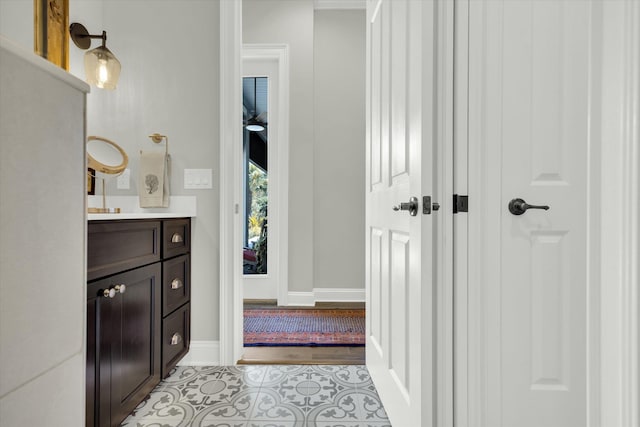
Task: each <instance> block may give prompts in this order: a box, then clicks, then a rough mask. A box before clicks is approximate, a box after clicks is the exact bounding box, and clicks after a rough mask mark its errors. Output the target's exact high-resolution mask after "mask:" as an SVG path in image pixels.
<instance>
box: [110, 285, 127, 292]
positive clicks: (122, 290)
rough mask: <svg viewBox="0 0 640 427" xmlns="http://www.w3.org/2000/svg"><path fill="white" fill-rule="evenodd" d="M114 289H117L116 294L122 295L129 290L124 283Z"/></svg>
mask: <svg viewBox="0 0 640 427" xmlns="http://www.w3.org/2000/svg"><path fill="white" fill-rule="evenodd" d="M113 289H115V291H116V292H120V293H121V294H124V291H126V290H127V285H125V284H124V283H121V284H119V285H116V286H115V287H114V288H113Z"/></svg>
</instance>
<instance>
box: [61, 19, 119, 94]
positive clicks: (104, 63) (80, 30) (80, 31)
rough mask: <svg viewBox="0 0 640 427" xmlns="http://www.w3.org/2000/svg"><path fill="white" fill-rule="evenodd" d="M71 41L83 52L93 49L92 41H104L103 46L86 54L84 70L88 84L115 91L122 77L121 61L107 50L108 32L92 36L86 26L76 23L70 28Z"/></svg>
mask: <svg viewBox="0 0 640 427" xmlns="http://www.w3.org/2000/svg"><path fill="white" fill-rule="evenodd" d="M69 34H70V36H71V40H73V43H75V45H76V46H78V47H79V48H80V49H82V50H86V49H89V48H90V47H91V39H102V46H98V47H97V48H95V49H93V50H90V51H88V52H87V53H85V54H84V70H85V74H86V76H87V83H89V84H92V85H94V86H97V87H99V88H101V89H111V90H113V89H115V88H116V84H117V83H118V78H119V77H120V61H118V59H117V58H116V57H115V55H114V54H113V53H111V51H110V50H109V49H107V46H106V42H107V32H106V31H103V32H102V35H91V34H89V32H88V31H87V29H86V28H85V26H84V25H82V24H78V23H77V22H74V23H73V24H71V27H70V28H69Z"/></svg>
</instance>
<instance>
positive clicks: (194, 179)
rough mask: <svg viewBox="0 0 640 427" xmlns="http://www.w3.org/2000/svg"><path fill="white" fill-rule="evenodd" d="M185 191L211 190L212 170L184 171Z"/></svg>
mask: <svg viewBox="0 0 640 427" xmlns="http://www.w3.org/2000/svg"><path fill="white" fill-rule="evenodd" d="M184 188H185V190H202V189H207V188H213V170H211V169H185V170H184Z"/></svg>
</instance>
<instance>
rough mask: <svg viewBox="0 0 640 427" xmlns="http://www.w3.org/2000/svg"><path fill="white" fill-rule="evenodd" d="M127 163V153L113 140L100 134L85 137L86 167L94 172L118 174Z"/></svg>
mask: <svg viewBox="0 0 640 427" xmlns="http://www.w3.org/2000/svg"><path fill="white" fill-rule="evenodd" d="M128 163H129V158H128V157H127V153H125V152H124V150H123V149H122V148H121V147H120V146H119V145H118V144H116V143H115V142H113V141H109V140H108V139H106V138H102V137H100V136H90V137H89V138H87V167H89V168H91V169H93V170H95V171H96V174H105V175H119V174H121V173H122V172H124V170H125V169H126V167H127V164H128Z"/></svg>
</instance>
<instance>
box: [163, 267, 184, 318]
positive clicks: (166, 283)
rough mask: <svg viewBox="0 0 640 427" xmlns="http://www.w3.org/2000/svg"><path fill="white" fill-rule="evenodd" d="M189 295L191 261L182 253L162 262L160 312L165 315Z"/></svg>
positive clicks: (181, 303) (182, 302)
mask: <svg viewBox="0 0 640 427" xmlns="http://www.w3.org/2000/svg"><path fill="white" fill-rule="evenodd" d="M190 296H191V263H190V258H189V255H182V256H179V257H177V258H173V259H170V260H168V261H164V262H163V263H162V313H164V315H165V316H166V315H167V314H169V313H171V312H172V311H173V310H175V309H176V308H178V307H180V306H181V305H183V304H184V303H186V302H189V297H190Z"/></svg>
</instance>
